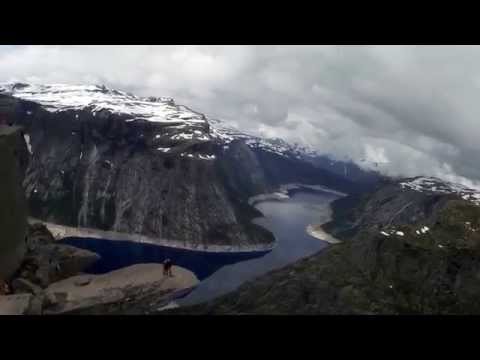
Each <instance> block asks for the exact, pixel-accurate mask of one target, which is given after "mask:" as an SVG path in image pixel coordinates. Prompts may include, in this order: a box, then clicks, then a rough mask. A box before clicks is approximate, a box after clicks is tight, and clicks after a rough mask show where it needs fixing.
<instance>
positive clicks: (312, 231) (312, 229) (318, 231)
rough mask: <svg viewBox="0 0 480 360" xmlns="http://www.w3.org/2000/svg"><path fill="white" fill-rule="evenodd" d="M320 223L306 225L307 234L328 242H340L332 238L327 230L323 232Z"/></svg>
mask: <svg viewBox="0 0 480 360" xmlns="http://www.w3.org/2000/svg"><path fill="white" fill-rule="evenodd" d="M322 225H323V224H310V225H308V226H307V228H306V231H307V234H308V235H310V236H312V237H314V238H316V239H319V240H322V241H325V242H327V243H329V244H340V243H341V241H340V240H338V239H337V238H334V237H333V236H332V235H330V234H328V233H327V232H325V230H323V228H322Z"/></svg>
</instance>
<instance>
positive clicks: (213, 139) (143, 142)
mask: <svg viewBox="0 0 480 360" xmlns="http://www.w3.org/2000/svg"><path fill="white" fill-rule="evenodd" d="M0 106H1V107H3V108H4V109H7V110H8V112H9V113H10V119H11V121H12V122H13V123H14V124H17V125H21V126H23V127H24V129H25V134H26V136H27V139H28V149H29V151H30V152H31V154H32V161H31V162H30V164H29V166H28V169H27V171H26V177H25V181H24V187H25V191H26V196H27V199H28V203H29V206H30V210H31V216H33V217H34V218H37V219H40V220H43V221H47V222H51V223H56V224H61V225H66V226H72V227H83V228H91V229H100V230H105V231H114V232H119V233H128V234H138V235H143V236H146V237H149V238H153V239H155V238H156V239H163V242H164V241H165V240H166V241H182V242H184V243H188V244H191V245H192V244H193V245H195V246H197V245H218V246H223V245H224V246H230V247H231V246H236V247H242V246H244V247H248V246H251V245H252V244H265V245H268V244H272V242H273V237H272V236H271V234H270V233H269V232H268V231H266V230H264V229H262V228H260V227H258V226H256V225H253V224H251V219H252V218H253V217H255V216H258V215H259V214H258V212H257V211H256V210H255V209H254V208H253V207H252V206H250V205H249V204H248V202H247V200H248V198H249V197H250V196H254V195H258V194H261V193H265V192H271V191H274V190H275V189H276V188H277V187H278V186H279V185H281V184H284V183H288V182H302V183H307V184H322V185H325V186H329V187H332V188H334V189H337V190H340V191H345V192H349V193H352V192H356V191H359V190H361V189H363V188H364V187H365V184H361V185H356V184H355V183H353V182H352V181H350V180H349V179H348V178H345V177H343V176H340V175H338V174H335V173H333V172H330V171H327V170H325V169H323V168H320V167H317V166H315V165H314V164H312V162H311V161H307V160H305V159H304V158H303V156H307V155H308V156H313V155H312V153H311V152H308V151H307V150H306V149H302V148H300V147H298V146H291V145H289V144H287V143H285V142H283V141H281V140H278V139H274V140H266V139H261V138H259V137H255V136H251V135H247V134H244V133H241V132H239V131H236V130H234V129H232V128H231V127H229V126H227V125H226V124H223V123H222V122H220V121H218V120H213V119H208V118H207V117H206V116H205V115H203V114H200V113H197V112H195V111H193V110H191V109H189V108H187V107H185V106H182V105H177V104H175V102H174V101H173V99H169V98H152V97H151V98H141V97H137V96H134V95H132V94H128V93H125V92H121V91H117V90H112V89H108V88H106V87H104V86H70V85H29V84H4V85H1V86H0ZM369 185H370V184H369Z"/></svg>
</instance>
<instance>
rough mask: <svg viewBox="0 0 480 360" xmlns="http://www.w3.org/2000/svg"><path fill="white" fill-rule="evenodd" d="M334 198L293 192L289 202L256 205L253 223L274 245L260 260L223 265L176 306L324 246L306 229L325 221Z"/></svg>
mask: <svg viewBox="0 0 480 360" xmlns="http://www.w3.org/2000/svg"><path fill="white" fill-rule="evenodd" d="M337 198H338V196H337V195H334V194H330V193H325V192H315V193H313V192H295V193H293V194H291V196H290V198H289V199H285V200H282V201H275V200H267V201H263V202H260V203H258V204H257V205H256V206H255V207H256V208H257V209H258V210H260V211H261V212H262V213H263V214H264V217H262V218H257V219H255V220H254V222H255V223H257V224H259V225H261V226H263V227H265V228H267V229H268V230H270V231H271V232H272V233H273V234H274V235H275V238H276V240H277V242H278V244H277V246H276V247H275V248H274V249H273V250H272V251H270V252H268V253H266V254H265V255H263V256H261V257H257V258H254V259H250V260H246V261H241V262H237V263H235V264H231V265H226V266H223V267H222V268H220V269H219V270H218V271H216V272H215V273H213V274H212V275H211V276H209V277H208V278H206V279H204V280H203V281H202V282H201V283H200V285H199V286H198V287H197V288H196V289H195V290H194V291H193V292H191V293H190V294H189V295H188V296H186V297H185V298H183V299H179V300H177V303H178V304H179V305H180V306H183V305H192V304H196V303H199V302H203V301H207V300H210V299H213V298H215V297H217V296H220V295H223V294H225V293H227V292H230V291H232V290H235V289H236V288H237V287H238V286H240V285H241V284H242V283H244V282H245V281H248V280H252V279H254V278H256V277H258V276H260V275H262V274H265V273H267V272H269V271H271V270H274V269H277V268H281V267H283V266H285V265H287V264H290V263H293V262H295V261H296V260H298V259H300V258H303V257H305V256H308V255H312V254H314V253H316V252H318V251H319V250H321V249H322V248H324V247H325V246H328V243H326V242H325V241H321V240H319V239H316V238H314V237H312V236H310V235H309V234H307V232H306V227H307V226H308V225H309V224H312V223H324V222H327V221H329V220H330V215H331V210H330V203H331V202H332V201H333V200H335V199H337Z"/></svg>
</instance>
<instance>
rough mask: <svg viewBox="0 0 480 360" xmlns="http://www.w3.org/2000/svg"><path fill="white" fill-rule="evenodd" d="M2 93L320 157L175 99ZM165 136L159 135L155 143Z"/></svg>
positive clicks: (88, 88) (55, 89) (50, 106)
mask: <svg viewBox="0 0 480 360" xmlns="http://www.w3.org/2000/svg"><path fill="white" fill-rule="evenodd" d="M0 93H6V94H9V95H11V96H14V97H17V98H20V99H23V100H27V101H32V102H36V103H38V104H40V105H42V107H43V108H44V109H45V110H47V111H49V112H53V113H57V112H62V111H67V110H77V111H78V110H84V109H85V110H90V111H91V112H92V113H93V114H94V115H95V114H97V113H98V112H100V111H102V110H108V111H110V112H112V113H115V114H121V115H126V117H125V121H126V122H132V121H136V120H138V121H139V120H143V121H150V122H155V123H160V124H162V125H166V126H168V127H170V128H172V129H175V130H174V131H173V133H172V135H170V136H171V139H172V140H176V141H189V140H198V141H201V142H203V141H211V140H216V141H218V142H221V143H223V144H224V146H225V145H228V144H229V143H230V142H232V141H234V140H236V139H240V140H244V141H245V143H246V144H247V145H248V146H249V147H250V148H252V149H261V150H264V151H268V152H271V153H274V154H277V155H279V156H289V157H294V158H296V159H302V158H303V157H304V156H315V155H318V154H317V153H316V151H314V150H313V149H310V148H307V147H304V146H300V145H298V144H293V145H291V144H289V143H287V142H285V141H283V140H281V139H273V138H271V139H270V138H263V137H259V136H256V135H252V134H248V133H245V132H241V131H239V130H238V129H235V128H234V127H233V126H230V125H227V124H226V123H225V122H223V121H221V120H217V119H214V118H208V119H207V117H206V116H205V115H204V114H201V113H198V112H196V111H193V110H191V109H189V108H188V107H187V106H184V105H177V104H175V102H174V100H173V99H172V98H167V97H144V98H143V97H138V96H135V95H132V94H129V93H126V92H124V91H118V90H114V89H109V88H107V87H105V86H99V85H66V84H45V85H39V84H20V83H16V84H15V83H3V84H0ZM78 117H79V116H78V114H75V118H77V119H78ZM204 125H205V126H204ZM207 129H209V130H207ZM179 131H181V132H179ZM162 136H163V135H159V134H157V135H155V139H159V138H161V137H162ZM167 136H169V135H167ZM224 149H225V147H224ZM225 150H226V149H225ZM205 159H206V158H205Z"/></svg>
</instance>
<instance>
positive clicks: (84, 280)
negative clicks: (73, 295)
mask: <svg viewBox="0 0 480 360" xmlns="http://www.w3.org/2000/svg"><path fill="white" fill-rule="evenodd" d="M91 282H92V278H91V277H89V276H85V277H81V278H78V279H76V280H75V285H76V286H85V285H88V284H90V283H91Z"/></svg>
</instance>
